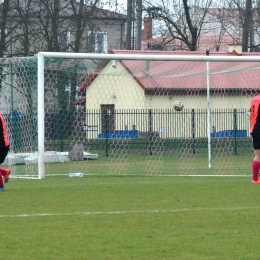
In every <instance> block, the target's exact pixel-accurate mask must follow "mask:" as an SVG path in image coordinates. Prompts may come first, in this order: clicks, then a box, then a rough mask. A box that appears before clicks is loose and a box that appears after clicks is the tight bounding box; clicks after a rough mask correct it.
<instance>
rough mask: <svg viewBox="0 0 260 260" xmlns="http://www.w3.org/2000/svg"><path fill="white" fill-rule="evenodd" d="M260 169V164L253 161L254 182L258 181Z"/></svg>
mask: <svg viewBox="0 0 260 260" xmlns="http://www.w3.org/2000/svg"><path fill="white" fill-rule="evenodd" d="M259 169H260V162H258V161H253V162H252V173H253V180H254V181H257V180H258V174H259Z"/></svg>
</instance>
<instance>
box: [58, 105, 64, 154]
mask: <svg viewBox="0 0 260 260" xmlns="http://www.w3.org/2000/svg"><path fill="white" fill-rule="evenodd" d="M63 120H64V118H63V110H62V109H60V110H59V121H60V122H59V130H60V131H59V140H60V151H61V152H62V151H63V143H62V140H63V130H64V124H63V123H62V122H63Z"/></svg>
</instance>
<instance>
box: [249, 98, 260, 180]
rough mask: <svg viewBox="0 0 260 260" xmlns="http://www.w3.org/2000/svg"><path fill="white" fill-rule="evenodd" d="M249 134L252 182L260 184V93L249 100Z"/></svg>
mask: <svg viewBox="0 0 260 260" xmlns="http://www.w3.org/2000/svg"><path fill="white" fill-rule="evenodd" d="M250 134H251V136H252V138H253V147H254V154H255V157H254V159H253V162H252V175H253V176H252V183H253V184H260V179H259V178H258V175H259V170H260V94H258V95H257V96H255V97H254V98H253V99H252V100H251V106H250Z"/></svg>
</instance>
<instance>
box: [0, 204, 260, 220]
mask: <svg viewBox="0 0 260 260" xmlns="http://www.w3.org/2000/svg"><path fill="white" fill-rule="evenodd" d="M248 209H260V207H234V208H191V209H172V210H163V209H158V210H156V209H155V210H133V211H96V212H74V213H39V214H18V215H0V218H27V217H52V216H76V215H82V216H86V215H113V214H133V213H139V214H140V213H168V212H185V211H186V212H188V211H190V212H192V211H218V210H222V211H223V210H225V211H227V210H228V211H231V210H248Z"/></svg>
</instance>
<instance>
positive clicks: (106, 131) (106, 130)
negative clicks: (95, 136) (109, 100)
mask: <svg viewBox="0 0 260 260" xmlns="http://www.w3.org/2000/svg"><path fill="white" fill-rule="evenodd" d="M108 113H109V110H108V109H105V134H106V157H108V133H109V129H108Z"/></svg>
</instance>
